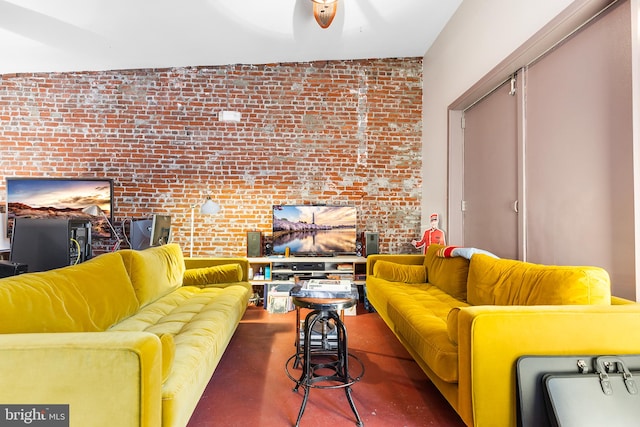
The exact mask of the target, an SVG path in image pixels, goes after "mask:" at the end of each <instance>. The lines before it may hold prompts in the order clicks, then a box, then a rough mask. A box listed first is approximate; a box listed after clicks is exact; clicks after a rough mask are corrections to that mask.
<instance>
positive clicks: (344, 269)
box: [248, 256, 367, 313]
mask: <svg viewBox="0 0 640 427" xmlns="http://www.w3.org/2000/svg"><path fill="white" fill-rule="evenodd" d="M248 260H249V265H250V266H251V269H252V271H253V272H254V274H257V273H258V272H259V271H260V269H261V268H262V271H263V273H264V272H265V271H266V270H267V267H268V268H269V271H270V274H271V278H270V279H255V278H253V279H251V280H250V282H251V284H252V285H254V286H263V293H264V301H265V309H270V312H278V313H280V312H282V310H283V308H284V309H285V310H287V309H288V308H291V309H293V306H292V305H289V304H288V303H286V302H285V301H281V302H278V303H277V304H270V303H269V302H270V301H271V302H272V301H273V298H271V299H270V298H269V293H270V291H271V292H274V291H272V288H275V287H276V286H277V285H284V284H291V285H293V282H294V280H295V279H294V278H295V277H296V276H298V277H300V278H301V279H303V280H304V279H307V278H314V279H316V278H320V279H324V278H327V276H341V277H344V276H348V278H349V280H353V282H354V283H355V284H356V285H358V286H364V283H365V281H364V277H365V275H366V264H367V259H366V258H365V257H357V256H335V257H279V256H275V257H258V258H256V257H252V258H248ZM356 276H357V277H358V278H359V280H355V278H356ZM254 277H255V276H254ZM272 296H273V294H272ZM277 297H278V298H287V295H286V293H285V294H283V293H282V292H279V293H277ZM276 305H277V309H274V306H276ZM270 307H271V308H270Z"/></svg>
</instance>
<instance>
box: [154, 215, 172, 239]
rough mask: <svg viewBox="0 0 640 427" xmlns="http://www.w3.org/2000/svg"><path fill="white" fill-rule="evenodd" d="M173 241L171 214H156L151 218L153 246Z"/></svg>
mask: <svg viewBox="0 0 640 427" xmlns="http://www.w3.org/2000/svg"><path fill="white" fill-rule="evenodd" d="M170 241H171V216H170V215H158V214H154V215H153V218H152V219H151V246H161V245H166V244H167V243H169V242H170Z"/></svg>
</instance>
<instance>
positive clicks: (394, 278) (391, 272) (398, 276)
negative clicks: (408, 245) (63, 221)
mask: <svg viewBox="0 0 640 427" xmlns="http://www.w3.org/2000/svg"><path fill="white" fill-rule="evenodd" d="M373 275H374V276H375V277H377V278H380V279H384V280H388V281H390V282H402V283H426V282H427V271H426V269H425V267H424V266H423V265H409V264H398V263H395V262H390V261H383V260H378V261H376V263H375V264H374V265H373Z"/></svg>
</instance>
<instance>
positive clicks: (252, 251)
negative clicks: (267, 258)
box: [247, 231, 263, 258]
mask: <svg viewBox="0 0 640 427" xmlns="http://www.w3.org/2000/svg"><path fill="white" fill-rule="evenodd" d="M262 245H263V243H262V233H261V232H260V231H249V232H247V257H249V258H259V257H261V256H262Z"/></svg>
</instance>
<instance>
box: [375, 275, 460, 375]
mask: <svg viewBox="0 0 640 427" xmlns="http://www.w3.org/2000/svg"><path fill="white" fill-rule="evenodd" d="M384 292H385V297H386V299H387V313H388V316H389V318H390V320H391V321H392V322H393V325H394V330H395V333H396V334H397V335H398V336H399V337H400V338H401V339H402V341H403V342H404V343H405V344H406V345H408V346H409V347H410V348H411V350H412V352H413V353H414V354H415V355H416V356H418V357H420V358H421V359H422V360H424V362H425V363H426V364H427V365H429V367H430V368H431V370H433V372H434V373H435V374H436V375H438V377H440V379H442V380H443V381H446V382H448V383H456V382H457V381H458V346H457V345H456V344H455V343H454V342H452V341H451V340H450V339H449V333H448V330H447V315H448V314H449V312H450V311H451V309H452V308H453V307H457V306H460V305H461V304H462V306H465V305H466V304H465V303H461V302H460V301H459V300H458V299H456V298H454V297H452V296H451V295H449V294H447V293H446V292H444V291H443V290H442V289H440V288H438V287H437V286H435V285H432V284H423V285H416V284H413V285H411V284H402V283H398V284H394V285H393V286H387V287H385V289H384Z"/></svg>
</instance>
